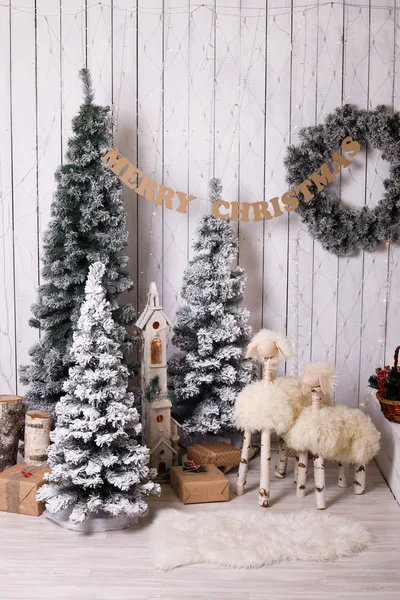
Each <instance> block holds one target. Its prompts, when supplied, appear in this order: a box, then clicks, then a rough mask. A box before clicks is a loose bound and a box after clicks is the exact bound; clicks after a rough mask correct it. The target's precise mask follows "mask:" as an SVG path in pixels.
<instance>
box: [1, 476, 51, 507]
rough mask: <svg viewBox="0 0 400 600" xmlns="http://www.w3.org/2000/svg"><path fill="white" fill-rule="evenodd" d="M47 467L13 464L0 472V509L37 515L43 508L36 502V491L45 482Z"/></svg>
mask: <svg viewBox="0 0 400 600" xmlns="http://www.w3.org/2000/svg"><path fill="white" fill-rule="evenodd" d="M48 472H49V467H47V466H45V467H28V466H26V465H14V466H13V467H10V468H9V469H6V470H5V471H3V472H2V473H0V510H2V511H6V512H11V513H19V514H21V515H32V516H35V517H38V516H39V515H41V514H42V512H43V511H44V509H45V505H44V502H37V500H36V493H37V491H38V489H39V488H40V487H41V486H42V485H43V484H44V483H46V482H45V480H44V474H45V473H48Z"/></svg>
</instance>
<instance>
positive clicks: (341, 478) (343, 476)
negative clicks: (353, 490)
mask: <svg viewBox="0 0 400 600" xmlns="http://www.w3.org/2000/svg"><path fill="white" fill-rule="evenodd" d="M338 467H339V473H338V486H339V487H342V488H346V487H349V482H348V481H347V465H346V463H342V462H338Z"/></svg>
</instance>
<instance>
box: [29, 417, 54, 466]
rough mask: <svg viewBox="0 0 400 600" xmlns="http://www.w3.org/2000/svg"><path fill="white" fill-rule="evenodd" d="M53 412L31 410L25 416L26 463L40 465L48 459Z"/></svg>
mask: <svg viewBox="0 0 400 600" xmlns="http://www.w3.org/2000/svg"><path fill="white" fill-rule="evenodd" d="M50 429H51V414H50V413H49V412H47V411H45V410H30V411H28V412H27V413H26V416H25V464H26V465H28V466H31V467H40V466H41V465H42V464H43V463H45V462H46V460H47V448H48V447H49V445H50Z"/></svg>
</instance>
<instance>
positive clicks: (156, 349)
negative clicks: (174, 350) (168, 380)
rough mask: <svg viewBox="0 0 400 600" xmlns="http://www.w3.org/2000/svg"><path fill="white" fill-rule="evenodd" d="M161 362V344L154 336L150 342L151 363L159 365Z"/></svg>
mask: <svg viewBox="0 0 400 600" xmlns="http://www.w3.org/2000/svg"><path fill="white" fill-rule="evenodd" d="M161 363H162V345H161V340H160V339H158V338H156V339H154V340H153V341H152V342H151V364H152V365H160V364H161Z"/></svg>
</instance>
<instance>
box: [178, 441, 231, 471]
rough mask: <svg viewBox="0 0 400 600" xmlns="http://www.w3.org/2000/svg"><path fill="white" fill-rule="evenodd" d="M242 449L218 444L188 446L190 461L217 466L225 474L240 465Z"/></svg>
mask: <svg viewBox="0 0 400 600" xmlns="http://www.w3.org/2000/svg"><path fill="white" fill-rule="evenodd" d="M240 453H241V451H240V449H239V448H235V447H234V446H231V445H230V444H227V443H226V442H216V443H214V444H197V445H196V446H188V449H187V456H188V459H190V460H194V461H195V462H197V463H199V464H202V465H215V466H216V467H220V468H221V469H222V471H223V472H224V473H228V471H230V470H231V469H234V468H235V467H237V466H238V465H239V463H240Z"/></svg>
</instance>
